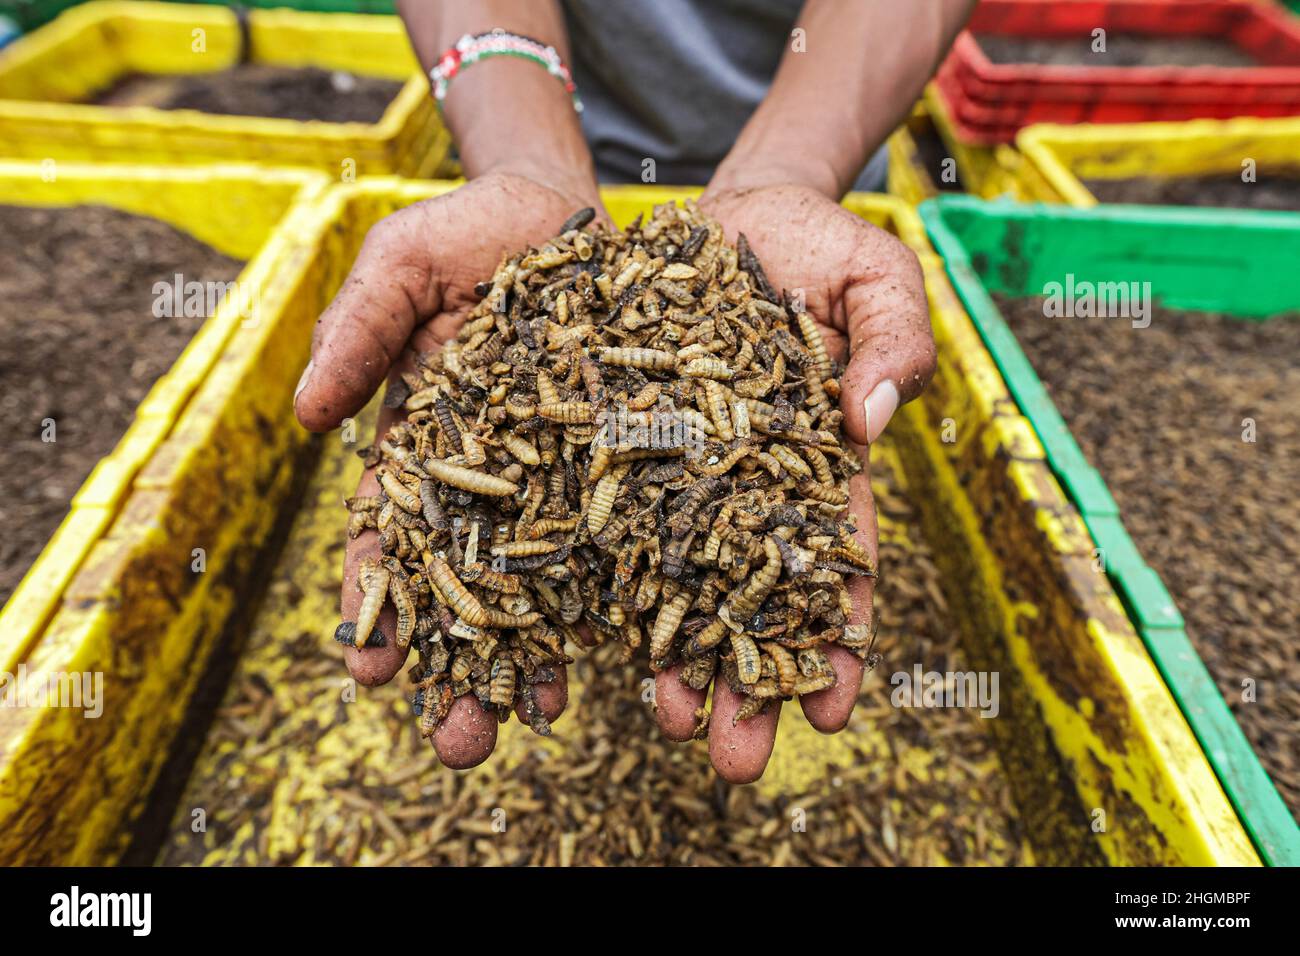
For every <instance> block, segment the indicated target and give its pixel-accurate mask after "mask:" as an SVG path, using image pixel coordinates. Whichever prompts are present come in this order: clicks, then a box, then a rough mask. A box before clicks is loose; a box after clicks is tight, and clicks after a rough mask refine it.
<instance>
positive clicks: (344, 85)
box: [93, 63, 403, 123]
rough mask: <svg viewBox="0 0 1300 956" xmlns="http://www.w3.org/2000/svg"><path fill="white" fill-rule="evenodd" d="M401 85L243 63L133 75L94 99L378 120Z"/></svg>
mask: <svg viewBox="0 0 1300 956" xmlns="http://www.w3.org/2000/svg"><path fill="white" fill-rule="evenodd" d="M402 85H403V84H402V81H400V80H386V79H381V78H378V77H373V76H357V75H355V74H353V73H345V72H343V71H340V70H335V71H330V70H321V69H317V68H315V67H285V66H269V65H266V64H260V63H245V64H241V65H239V66H235V67H231V68H230V69H227V70H222V71H220V72H215V73H181V74H145V73H136V74H132V75H130V76H127V77H125V78H123V79H122V80H120V81H118V82H117V83H116V84H114V85H113V86H112V87H111V88H109V89H108V90H106V91H104V92H103V93H101V94H100V95H99V96H97V97H96V98H95V99H94V101H93V102H95V103H96V104H98V105H101V106H152V107H155V108H157V109H164V110H199V111H200V112H203V113H219V114H222V115H226V116H266V117H274V118H277V119H291V120H321V121H323V122H327V123H377V122H379V120H380V118H381V117H382V116H383V115H384V110H386V109H387V108H388V105H389V104H390V103H391V102H392V101H393V99H394V98H395V97H396V96H397V94H398V92H399V91H400V90H401V88H402Z"/></svg>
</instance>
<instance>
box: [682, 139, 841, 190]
mask: <svg viewBox="0 0 1300 956" xmlns="http://www.w3.org/2000/svg"><path fill="white" fill-rule="evenodd" d="M788 152H789V151H788V149H787V150H784V151H782V150H780V149H772V150H763V151H755V152H750V151H748V150H745V151H742V150H740V148H739V144H737V149H733V150H732V152H731V153H730V154H729V155H728V156H727V158H726V159H725V160H723V161H722V163H721V164H720V165H719V166H718V168H717V170H716V171H715V172H714V174H713V178H712V179H711V180H709V186H708V189H707V190H706V193H705V194H706V195H717V194H720V193H724V192H738V191H742V190H751V189H761V188H763V187H768V186H801V187H804V188H806V189H811V190H813V191H815V192H817V193H820V194H821V195H823V196H825V197H826V198H828V199H831V200H833V201H835V202H839V200H840V197H841V196H842V195H843V194H844V189H843V188H842V187H841V185H840V180H841V176H840V175H839V174H838V173H837V171H836V170H835V168H834V167H833V165H832V164H831V163H829V162H828V161H826V160H824V159H822V158H819V157H801V158H799V159H797V160H796V159H792V158H790V157H789V156H788V155H785V154H788Z"/></svg>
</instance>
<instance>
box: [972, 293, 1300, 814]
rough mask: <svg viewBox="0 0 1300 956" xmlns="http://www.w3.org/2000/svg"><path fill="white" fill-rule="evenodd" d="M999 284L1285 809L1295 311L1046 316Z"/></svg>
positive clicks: (1297, 432) (1295, 608) (1298, 518)
mask: <svg viewBox="0 0 1300 956" xmlns="http://www.w3.org/2000/svg"><path fill="white" fill-rule="evenodd" d="M997 298H998V304H999V307H1000V308H1001V310H1002V314H1003V315H1004V316H1006V317H1007V320H1008V322H1009V323H1010V324H1011V327H1012V329H1014V331H1015V333H1016V336H1017V338H1018V339H1019V340H1020V343H1021V345H1022V346H1023V347H1024V349H1025V352H1026V354H1027V355H1028V356H1029V359H1030V361H1031V362H1032V363H1033V365H1034V368H1035V370H1036V371H1037V372H1038V375H1039V377H1040V378H1041V379H1042V380H1043V382H1044V383H1045V384H1046V386H1047V390H1048V392H1049V393H1050V394H1051V396H1052V398H1053V400H1054V401H1055V402H1056V406H1057V408H1059V409H1060V411H1061V414H1062V415H1064V416H1065V419H1066V421H1067V422H1068V423H1069V425H1070V430H1071V431H1072V432H1073V433H1074V435H1075V437H1076V438H1077V439H1078V441H1079V444H1080V445H1081V446H1082V448H1083V451H1084V454H1085V455H1087V457H1088V460H1089V461H1090V462H1092V463H1093V464H1094V465H1095V466H1097V468H1099V469H1100V471H1101V474H1102V477H1103V478H1104V479H1105V480H1106V482H1107V484H1108V485H1109V486H1110V490H1111V492H1112V493H1113V494H1114V496H1115V500H1116V502H1118V504H1119V507H1120V513H1121V517H1122V518H1123V520H1124V524H1125V526H1126V527H1127V528H1128V530H1129V532H1130V534H1132V536H1133V539H1134V541H1135V542H1136V543H1137V546H1138V549H1139V551H1141V553H1142V555H1143V557H1144V558H1145V559H1146V560H1147V561H1148V562H1149V563H1150V564H1151V566H1152V567H1154V568H1155V570H1156V571H1157V572H1158V573H1159V574H1160V576H1161V578H1163V579H1164V582H1165V584H1166V585H1167V586H1168V588H1169V590H1170V592H1171V593H1172V594H1173V597H1174V600H1175V602H1176V603H1177V604H1178V607H1179V609H1180V610H1181V611H1182V613H1183V617H1184V619H1185V621H1186V626H1187V633H1188V636H1189V637H1190V638H1191V640H1192V643H1193V644H1194V645H1195V647H1196V649H1197V651H1198V652H1199V653H1200V655H1201V657H1202V658H1203V659H1204V660H1205V663H1206V666H1208V667H1209V669H1210V673H1211V674H1212V675H1213V676H1214V679H1215V682H1216V683H1217V684H1218V686H1219V689H1220V690H1221V691H1222V693H1223V696H1224V698H1225V699H1226V700H1227V702H1228V705H1229V706H1230V707H1231V708H1232V710H1233V713H1234V714H1236V717H1237V719H1238V721H1240V723H1241V725H1242V728H1243V729H1244V730H1245V732H1246V736H1247V737H1249V738H1250V742H1251V743H1252V745H1253V746H1254V748H1255V752H1256V753H1257V754H1258V755H1259V758H1260V760H1261V761H1262V762H1263V764H1264V767H1265V769H1267V770H1268V772H1269V774H1270V775H1271V776H1272V777H1273V780H1274V782H1275V783H1276V784H1277V787H1278V790H1279V791H1281V793H1282V797H1283V799H1284V800H1286V802H1287V805H1288V806H1289V807H1290V808H1291V811H1292V813H1296V812H1297V811H1298V810H1300V763H1298V762H1297V759H1296V746H1295V741H1296V728H1297V727H1300V642H1297V640H1296V635H1297V634H1300V601H1297V600H1296V596H1295V591H1296V587H1297V585H1298V584H1300V496H1298V495H1297V489H1300V453H1298V451H1297V450H1298V449H1300V416H1297V414H1296V409H1297V408H1300V363H1297V361H1296V358H1297V356H1300V316H1297V315H1290V316H1279V317H1275V318H1273V319H1270V320H1268V321H1263V322H1260V321H1253V320H1248V319H1235V318H1232V317H1229V316H1224V315H1210V314H1198V313H1188V312H1179V311H1173V310H1169V309H1161V308H1156V309H1154V310H1153V312H1152V317H1151V325H1150V327H1149V328H1145V329H1135V328H1133V327H1132V324H1131V322H1130V320H1128V319H1096V318H1090V319H1083V318H1074V319H1064V318H1054V319H1049V318H1046V317H1044V315H1043V309H1042V300H1041V299H1038V298H1030V299H1007V298H1004V297H997ZM1248 420H1249V421H1248ZM1252 423H1253V424H1252ZM1252 427H1253V429H1254V432H1253V438H1254V440H1253V441H1248V440H1245V439H1247V438H1250V437H1252V435H1251V432H1250V429H1251V428H1252ZM1247 680H1249V681H1251V682H1253V687H1254V692H1255V696H1256V699H1255V700H1254V701H1250V700H1248V699H1245V698H1246V697H1248V696H1249V694H1247V693H1246V690H1247V689H1248V688H1249V687H1250V686H1251V685H1244V684H1243V682H1245V681H1247Z"/></svg>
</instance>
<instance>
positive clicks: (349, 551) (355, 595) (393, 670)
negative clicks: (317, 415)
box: [339, 408, 410, 687]
mask: <svg viewBox="0 0 1300 956" xmlns="http://www.w3.org/2000/svg"><path fill="white" fill-rule="evenodd" d="M400 417H401V413H400V412H399V411H397V410H396V409H390V408H384V409H381V410H380V412H379V420H378V422H377V423H376V425H375V434H376V435H377V436H382V435H384V434H386V433H387V432H388V429H389V428H390V427H391V426H392V424H393V423H394V422H395V421H397V419H398V418H400ZM356 494H357V495H358V496H373V495H377V494H379V480H378V479H377V478H376V477H375V470H374V469H373V468H367V469H366V470H365V472H363V473H362V475H361V481H360V482H358V483H357V490H356ZM382 556H383V552H382V550H381V549H380V547H379V535H378V533H376V532H375V531H374V529H372V528H367V529H366V530H365V531H363V532H361V534H360V535H358V536H357V537H356V538H353V539H350V540H349V541H348V543H347V547H346V548H345V550H344V552H343V592H342V594H341V595H340V598H339V611H340V613H341V615H342V618H343V620H345V621H355V620H356V619H357V612H358V611H360V609H361V601H362V599H363V597H364V595H363V594H362V593H361V589H360V588H358V587H357V572H358V570H360V568H361V562H362V561H363V560H364V559H366V558H376V559H378V558H380V557H382ZM375 630H376V631H378V632H379V633H380V634H382V635H383V639H384V645H383V647H371V646H369V645H370V644H371V643H372V642H374V641H375V640H376V638H375V637H373V636H372V637H371V638H370V639H369V640H368V641H367V642H366V644H367V646H366V647H363V648H356V647H344V649H343V659H344V661H345V662H346V663H347V665H348V673H350V674H351V675H352V677H353V679H354V680H356V682H357V683H358V684H363V685H365V686H366V687H375V686H377V685H379V684H387V683H388V682H389V681H390V680H392V679H393V677H394V676H395V675H396V674H397V672H398V671H399V670H401V669H402V664H403V663H405V661H406V655H407V654H408V653H409V652H410V648H409V647H404V648H403V647H398V646H397V637H396V635H397V611H396V609H395V608H394V607H393V604H392V602H391V601H390V600H389V599H387V598H385V599H384V607H383V610H381V611H380V612H379V620H378V622H376V624H375Z"/></svg>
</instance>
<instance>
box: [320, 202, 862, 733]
mask: <svg viewBox="0 0 1300 956" xmlns="http://www.w3.org/2000/svg"><path fill="white" fill-rule="evenodd" d="M593 216H594V213H593V211H592V210H590V209H587V210H582V211H581V212H579V213H578V214H576V215H575V216H574V217H573V218H572V219H571V220H570V221H569V222H567V223H565V224H564V226H563V227H562V228H561V229H560V231H559V235H557V236H556V237H555V238H554V239H552V240H551V241H549V242H547V243H545V244H544V245H542V246H541V247H540V248H535V249H530V250H528V251H527V252H525V253H521V254H517V255H513V256H509V257H507V258H505V259H503V260H502V262H501V264H500V265H499V267H498V268H497V270H496V273H495V274H494V275H493V276H492V277H491V279H490V280H489V281H486V282H483V283H482V284H481V285H480V287H479V289H478V291H479V293H480V294H481V295H482V296H483V298H482V301H481V302H480V303H479V304H478V305H477V306H476V307H475V308H474V309H473V310H472V312H471V313H470V315H469V317H468V319H467V320H466V322H465V324H464V326H463V328H462V329H461V331H460V334H459V335H458V337H457V339H456V340H455V341H454V342H452V343H449V344H448V345H446V346H445V347H444V348H442V349H441V350H440V351H439V352H437V353H436V354H432V355H427V356H424V357H423V358H421V359H420V360H419V362H418V371H417V372H415V373H408V374H406V375H404V376H403V378H402V380H401V387H400V388H396V389H394V390H390V393H389V396H388V400H389V401H390V403H391V407H398V406H400V407H401V408H402V409H403V410H404V411H405V412H406V419H405V421H403V422H401V423H399V424H398V425H396V426H395V427H394V428H392V429H391V430H390V431H389V432H388V434H387V435H386V436H384V438H383V439H382V441H381V442H380V443H379V444H378V446H377V448H376V449H375V450H374V452H373V458H372V460H371V462H370V463H371V464H374V465H377V466H378V471H377V477H378V480H379V484H380V487H381V488H382V492H381V493H380V494H379V495H377V496H375V497H368V498H353V499H350V500H349V502H348V506H349V509H350V511H351V518H350V522H349V533H350V534H351V535H353V536H356V535H359V534H360V533H362V531H363V530H365V529H367V528H374V529H376V530H377V531H378V533H379V540H380V545H381V549H382V557H380V558H378V559H375V558H369V559H366V560H364V561H363V562H362V565H361V571H360V575H359V580H358V586H359V587H360V588H361V589H362V590H363V591H364V592H365V598H364V600H363V603H362V606H361V610H360V612H359V614H358V619H357V620H356V621H352V622H344V623H343V624H342V625H340V627H339V628H338V631H337V633H336V638H337V639H338V640H339V641H340V642H342V643H345V644H353V645H356V646H365V645H366V643H367V642H368V641H373V640H383V639H384V638H383V635H382V634H381V633H380V632H379V631H377V630H375V628H374V624H375V621H376V620H377V617H378V615H379V611H380V609H381V607H382V606H383V604H384V601H385V600H386V599H387V600H391V601H392V602H393V605H394V608H395V609H396V612H397V621H398V623H397V634H396V640H397V642H398V643H399V645H407V644H414V645H415V647H416V649H417V651H418V653H419V663H418V664H417V665H416V667H415V668H414V670H413V673H412V677H413V679H414V680H415V681H416V683H417V690H416V693H415V698H414V709H415V710H416V712H417V714H419V716H420V722H421V726H422V730H423V732H424V733H425V734H426V735H430V734H432V733H433V732H434V730H436V728H437V727H438V725H439V723H440V722H441V721H442V720H443V719H444V718H445V716H446V715H447V713H448V711H449V710H450V708H451V705H452V703H453V702H454V700H455V699H456V698H457V697H460V696H462V695H465V694H471V693H472V694H474V695H475V696H476V697H477V698H478V699H479V701H480V702H481V703H482V704H483V705H484V706H485V707H487V708H490V709H494V710H495V711H496V713H497V714H499V716H500V719H501V720H502V721H505V720H506V719H507V718H508V716H509V714H510V712H511V710H512V709H513V708H514V707H515V705H516V704H522V706H523V710H524V712H525V713H527V714H528V715H529V722H530V723H531V724H532V726H533V728H534V729H535V730H537V731H538V732H539V733H543V734H545V733H547V732H548V726H547V722H546V717H545V716H544V714H543V713H542V710H541V708H540V707H539V706H537V702H536V697H535V689H536V686H537V685H538V684H540V683H545V682H548V681H551V680H554V679H555V676H556V673H555V667H556V665H560V664H567V663H570V660H571V659H570V658H569V656H568V655H567V654H566V652H565V649H564V646H565V641H566V639H569V638H572V637H574V636H575V630H574V629H575V628H576V627H578V626H579V625H584V626H585V628H587V629H589V630H590V632H591V634H592V635H593V636H594V637H595V638H596V639H597V640H598V641H610V642H618V643H620V644H622V645H623V647H624V649H625V652H626V654H627V655H629V656H630V655H631V654H632V653H633V652H634V651H635V650H636V649H637V648H638V647H640V646H641V644H642V643H643V642H645V643H646V644H647V645H648V652H649V657H650V662H651V666H652V667H653V668H655V669H656V670H659V669H663V668H664V667H666V666H668V665H669V664H672V663H676V662H681V663H683V664H684V665H685V666H684V670H683V671H682V674H681V679H682V681H683V682H684V683H687V684H689V685H690V686H692V687H696V688H704V687H707V686H708V684H709V682H710V681H711V680H712V679H713V678H714V676H715V674H719V675H720V679H723V680H726V681H727V682H728V683H729V684H730V686H731V687H732V688H733V690H735V691H736V693H738V694H743V695H744V696H745V697H746V701H745V703H744V704H742V706H741V708H740V710H739V711H738V713H737V716H736V720H737V721H739V720H743V719H746V718H748V717H751V716H753V715H754V714H757V713H759V712H760V711H761V710H762V709H763V708H764V707H765V706H767V705H768V704H769V703H771V702H772V701H775V700H779V699H790V698H792V697H795V696H798V695H801V694H805V693H812V692H814V691H818V690H822V689H825V688H827V687H830V686H832V685H833V684H834V682H835V671H834V669H833V668H832V666H831V664H830V661H829V659H828V657H827V655H826V653H825V648H826V647H827V646H828V645H831V644H838V645H840V646H842V647H845V648H848V649H850V650H852V651H853V652H855V653H857V654H858V655H859V656H861V657H863V658H864V659H865V658H867V657H868V656H869V654H870V645H871V640H872V628H871V627H870V626H869V625H867V624H854V623H851V614H852V607H851V603H850V600H849V596H848V593H847V590H846V588H845V579H846V577H848V576H851V575H857V574H865V575H871V576H874V575H875V573H876V571H875V565H874V562H873V560H872V558H871V556H870V555H869V554H868V552H867V550H866V548H865V547H864V546H863V545H862V544H861V542H860V541H859V539H858V538H857V537H856V536H855V529H854V527H853V526H852V524H851V523H850V521H849V519H848V515H847V505H848V500H849V496H848V479H849V477H850V476H851V475H854V474H856V473H858V472H859V471H860V470H861V463H860V462H859V460H858V458H857V456H856V454H855V453H854V452H853V451H852V450H851V449H849V448H847V447H846V446H845V445H844V444H843V443H842V441H841V437H840V422H841V417H842V416H841V413H840V412H839V411H838V409H837V408H836V407H835V406H836V404H837V403H836V401H835V399H836V398H837V396H838V383H837V375H838V371H839V370H838V369H837V368H836V367H835V365H834V363H833V362H832V360H831V358H830V357H829V356H828V354H827V351H826V347H825V345H824V343H823V341H822V337H821V334H820V332H819V331H818V329H817V326H816V324H815V323H814V321H813V320H812V318H811V316H809V315H807V314H806V313H802V312H799V311H797V310H796V309H794V308H792V307H790V305H789V304H788V303H785V302H784V300H783V296H782V295H781V294H780V293H778V292H777V291H776V290H774V289H773V288H772V287H771V286H770V284H769V282H768V279H767V277H766V275H765V273H764V272H763V268H762V266H761V265H760V264H759V262H758V260H757V259H756V258H755V256H754V254H753V252H752V251H751V250H750V248H749V246H748V244H747V243H746V242H745V239H744V237H743V236H741V237H740V238H739V240H738V245H737V246H735V247H732V246H730V245H728V244H727V243H726V242H725V241H724V239H723V234H722V229H721V227H720V226H719V225H718V224H717V223H716V222H714V221H712V220H711V219H708V218H707V217H705V216H704V215H702V214H701V213H699V212H698V211H697V210H696V209H695V208H694V207H693V206H692V205H690V204H688V205H687V206H685V207H678V206H676V205H673V204H665V205H662V206H659V207H656V209H655V212H654V216H653V218H652V219H651V220H650V221H649V222H642V221H641V220H640V219H639V218H638V221H637V222H635V223H633V224H632V225H631V226H630V227H629V228H628V229H627V230H626V231H625V232H615V231H611V230H610V229H608V228H607V227H605V226H603V225H595V226H591V225H590V224H591V222H592V219H593ZM699 720H700V723H699V727H698V733H700V734H701V735H702V734H703V733H704V732H705V730H706V728H707V720H708V715H707V713H705V712H702V713H701V714H700V715H699Z"/></svg>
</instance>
